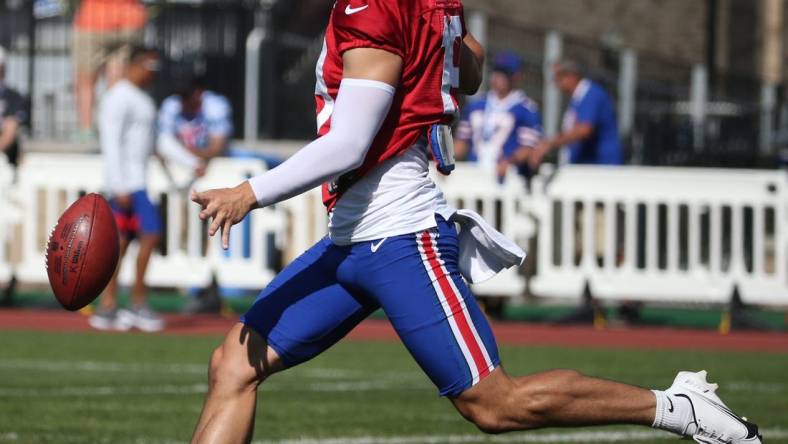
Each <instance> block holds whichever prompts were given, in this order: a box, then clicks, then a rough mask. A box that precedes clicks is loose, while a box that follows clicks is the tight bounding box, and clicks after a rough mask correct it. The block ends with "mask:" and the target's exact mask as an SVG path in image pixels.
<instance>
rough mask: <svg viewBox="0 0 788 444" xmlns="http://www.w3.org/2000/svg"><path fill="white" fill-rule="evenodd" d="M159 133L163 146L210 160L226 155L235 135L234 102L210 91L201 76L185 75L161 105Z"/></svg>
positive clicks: (159, 142) (204, 160) (158, 141)
mask: <svg viewBox="0 0 788 444" xmlns="http://www.w3.org/2000/svg"><path fill="white" fill-rule="evenodd" d="M158 133H159V135H158V140H157V143H158V145H159V146H160V147H167V146H175V148H177V149H184V148H185V149H186V150H188V151H189V152H191V153H192V154H193V155H194V156H196V157H198V158H200V159H201V160H202V161H203V162H207V161H209V160H210V159H212V158H214V157H216V156H220V155H222V154H223V153H224V152H225V150H226V149H227V145H228V143H229V141H230V138H231V137H232V134H233V124H232V109H231V107H230V102H229V101H228V100H227V99H226V98H225V97H223V96H221V95H219V94H216V93H214V92H212V91H209V90H208V89H207V88H206V86H205V82H204V80H203V79H202V78H201V77H198V76H185V77H184V78H181V79H180V80H179V82H178V85H177V87H176V93H175V94H173V95H171V96H169V97H167V98H166V99H165V100H164V102H162V104H161V108H160V110H159V117H158Z"/></svg>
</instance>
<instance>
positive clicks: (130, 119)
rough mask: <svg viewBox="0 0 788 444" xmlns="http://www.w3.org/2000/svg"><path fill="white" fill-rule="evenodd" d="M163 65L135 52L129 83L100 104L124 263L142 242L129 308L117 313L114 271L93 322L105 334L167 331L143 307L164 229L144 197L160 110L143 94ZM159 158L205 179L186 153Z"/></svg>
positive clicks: (120, 84)
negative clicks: (148, 275)
mask: <svg viewBox="0 0 788 444" xmlns="http://www.w3.org/2000/svg"><path fill="white" fill-rule="evenodd" d="M160 65H161V62H160V60H159V56H158V54H157V53H156V52H155V51H153V50H151V49H146V48H134V49H133V50H132V53H131V57H130V62H129V66H128V68H127V72H126V75H125V77H124V78H123V79H122V80H120V81H119V82H117V83H116V84H115V85H113V86H112V87H111V88H110V89H109V90H107V92H106V93H105V94H104V96H103V97H102V99H101V103H100V109H99V111H100V112H99V116H98V128H99V141H100V144H101V151H102V155H103V157H104V165H105V170H104V174H105V189H106V192H107V193H108V195H109V198H110V199H109V200H110V204H111V206H112V210H113V212H114V214H115V221H116V223H117V225H118V230H119V231H120V235H121V236H120V238H121V245H120V247H121V249H120V251H121V253H120V254H121V258H122V257H123V255H124V253H125V252H126V248H127V247H128V245H129V242H131V240H133V239H136V240H137V241H138V242H139V253H138V255H137V269H136V275H135V280H134V285H133V287H132V290H131V307H130V308H128V309H118V307H117V297H116V295H117V288H118V281H117V271H116V272H115V276H113V278H112V280H111V281H110V283H109V285H108V286H107V289H106V291H105V292H104V294H103V296H102V299H101V307H100V308H99V310H97V312H96V313H95V314H94V315H93V316H92V317H91V318H90V325H91V326H93V327H94V328H97V329H101V330H108V329H118V330H128V329H130V328H132V327H136V328H139V329H140V330H144V331H157V330H161V329H162V328H164V321H163V319H162V318H161V317H160V316H158V315H157V314H156V313H155V312H153V311H152V310H151V309H150V308H149V307H148V306H147V305H146V302H145V272H146V270H147V266H148V261H149V260H150V257H151V254H152V253H153V250H154V249H155V248H156V246H157V245H158V243H159V239H160V232H161V229H162V224H161V220H160V219H159V215H158V209H157V208H156V206H155V205H154V204H153V203H152V202H151V201H150V199H149V198H148V194H147V191H146V183H147V166H148V162H149V160H150V157H151V156H152V155H153V154H154V145H155V142H154V141H155V125H156V105H155V104H154V102H153V99H152V98H151V97H150V96H149V95H148V94H147V93H146V92H145V89H146V88H148V87H149V86H151V85H152V84H153V81H154V80H155V77H156V72H157V71H159V67H160ZM160 152H161V154H163V155H165V156H166V157H167V158H169V159H171V160H174V161H176V162H178V163H182V164H185V165H187V166H191V167H193V168H195V170H196V171H197V173H198V174H201V173H202V168H203V165H202V162H201V161H200V160H199V159H198V158H196V157H195V156H192V155H191V154H190V153H188V152H187V151H185V150H182V151H179V150H177V149H172V148H171V147H170V148H169V149H164V150H160ZM118 268H120V267H118Z"/></svg>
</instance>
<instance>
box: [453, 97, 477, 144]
mask: <svg viewBox="0 0 788 444" xmlns="http://www.w3.org/2000/svg"><path fill="white" fill-rule="evenodd" d="M477 108H478V104H477V102H473V103H469V104H467V105H466V106H464V107H463V108H462V112H460V121H459V122H458V123H457V129H456V130H455V131H454V137H455V138H456V139H457V140H465V141H467V140H471V139H472V138H473V127H471V112H473V111H474V110H475V109H477Z"/></svg>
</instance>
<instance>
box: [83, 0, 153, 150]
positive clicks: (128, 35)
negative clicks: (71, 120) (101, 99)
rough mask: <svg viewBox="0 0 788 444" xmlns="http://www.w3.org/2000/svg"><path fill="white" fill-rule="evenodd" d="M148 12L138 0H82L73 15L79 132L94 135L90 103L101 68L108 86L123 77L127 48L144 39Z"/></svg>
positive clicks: (92, 101)
mask: <svg viewBox="0 0 788 444" xmlns="http://www.w3.org/2000/svg"><path fill="white" fill-rule="evenodd" d="M146 19H147V14H146V12H145V7H144V6H143V5H142V3H141V2H139V1H138V0H83V1H82V3H81V4H80V5H79V9H77V12H76V15H75V17H74V63H75V69H76V82H75V90H74V93H75V98H76V102H77V119H78V123H79V132H78V133H77V134H76V135H75V138H76V139H78V140H79V141H83V142H87V141H90V140H92V138H93V104H94V99H95V89H96V82H97V80H98V78H99V77H100V75H101V73H102V71H104V74H105V80H106V83H107V88H110V87H112V85H114V84H115V82H116V81H118V80H119V79H120V78H121V77H122V76H123V71H124V68H125V64H126V62H127V60H128V56H129V48H130V47H131V46H134V45H140V44H142V41H143V28H144V27H145V21H146Z"/></svg>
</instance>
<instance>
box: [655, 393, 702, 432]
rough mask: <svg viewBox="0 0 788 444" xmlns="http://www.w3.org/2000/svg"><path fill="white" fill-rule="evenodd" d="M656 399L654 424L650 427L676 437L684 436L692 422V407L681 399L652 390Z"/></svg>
mask: <svg viewBox="0 0 788 444" xmlns="http://www.w3.org/2000/svg"><path fill="white" fill-rule="evenodd" d="M651 392H652V393H654V396H655V397H656V398H657V408H656V414H655V417H654V423H653V424H652V425H651V427H654V428H655V429H661V430H666V431H668V432H673V433H676V434H678V435H686V434H687V432H688V430H687V428H688V427H689V426H690V422H691V421H692V406H691V405H690V404H689V403H688V402H687V401H686V400H685V399H683V398H677V397H675V396H671V395H670V394H669V393H667V392H664V391H661V390H652V391H651Z"/></svg>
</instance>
